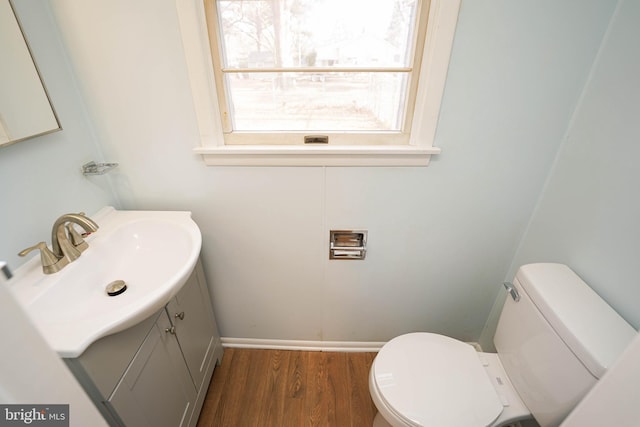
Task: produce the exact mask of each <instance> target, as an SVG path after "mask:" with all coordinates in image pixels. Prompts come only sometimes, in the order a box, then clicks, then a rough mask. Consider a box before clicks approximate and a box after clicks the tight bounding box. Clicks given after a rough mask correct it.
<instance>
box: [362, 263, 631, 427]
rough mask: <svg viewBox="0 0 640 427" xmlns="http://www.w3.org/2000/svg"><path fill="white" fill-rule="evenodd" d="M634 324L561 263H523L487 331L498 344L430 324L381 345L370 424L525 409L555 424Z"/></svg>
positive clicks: (497, 416) (452, 422)
mask: <svg viewBox="0 0 640 427" xmlns="http://www.w3.org/2000/svg"><path fill="white" fill-rule="evenodd" d="M516 300H517V301H516ZM635 334H636V331H635V330H634V329H633V328H632V327H631V326H630V325H629V324H628V323H627V322H625V321H624V320H623V319H622V318H621V317H620V316H619V315H618V314H617V313H616V312H615V311H614V310H613V309H612V308H611V307H610V306H609V305H607V303H606V302H604V301H603V300H602V299H601V298H600V297H599V296H598V295H597V294H596V293H595V292H594V291H593V290H591V288H589V287H588V286H587V285H586V284H585V283H584V282H583V281H582V280H581V279H580V278H579V277H578V276H577V275H576V274H575V273H574V272H573V271H571V270H570V269H569V268H568V267H567V266H565V265H562V264H529V265H525V266H522V267H520V269H519V270H518V272H517V274H516V277H515V279H514V281H513V290H510V296H508V297H507V301H506V302H505V305H504V308H503V309H502V313H501V316H500V320H499V322H498V328H497V330H496V334H495V336H494V344H495V346H496V348H497V350H498V353H497V354H495V353H481V352H477V351H476V350H475V349H474V348H473V347H472V346H471V345H469V344H466V343H463V342H461V341H458V340H455V339H452V338H449V337H446V336H443V335H437V334H430V333H411V334H406V335H401V336H399V337H396V338H394V339H392V340H391V341H389V342H388V343H387V344H385V345H384V346H383V347H382V349H381V350H380V352H379V353H378V355H377V356H376V358H375V360H374V362H373V365H372V367H371V372H370V375H369V390H370V392H371V397H372V399H373V402H374V403H375V405H376V407H377V408H378V415H377V416H376V419H375V421H374V427H382V426H394V427H400V426H403V427H404V426H423V427H431V426H434V427H476V426H477V427H480V426H482V427H486V426H493V427H497V426H503V425H506V424H510V423H513V422H515V421H518V420H521V419H526V418H531V417H532V416H533V417H534V418H535V419H536V421H537V422H538V423H539V424H540V425H541V426H542V427H549V426H557V425H559V424H560V423H561V422H562V420H563V419H564V418H565V417H566V415H567V414H568V413H569V412H570V411H571V409H573V407H574V406H575V405H576V404H577V403H578V401H579V400H580V399H581V398H582V397H583V396H584V394H585V393H586V392H587V391H588V390H589V389H590V388H591V387H592V386H593V385H594V384H595V382H596V381H597V380H598V379H599V378H600V377H601V376H602V375H603V374H604V372H605V371H606V369H607V368H608V367H609V366H611V364H612V363H613V362H614V360H615V359H616V358H617V357H618V356H619V355H620V354H621V353H622V351H623V350H624V349H625V347H626V346H627V344H628V343H630V342H631V340H632V338H633V337H634V335H635Z"/></svg>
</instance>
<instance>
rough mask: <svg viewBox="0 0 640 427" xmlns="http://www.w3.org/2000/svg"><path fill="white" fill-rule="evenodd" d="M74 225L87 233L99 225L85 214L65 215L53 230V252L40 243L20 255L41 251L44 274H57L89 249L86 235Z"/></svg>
mask: <svg viewBox="0 0 640 427" xmlns="http://www.w3.org/2000/svg"><path fill="white" fill-rule="evenodd" d="M73 224H78V225H79V226H80V227H82V228H83V229H84V231H85V232H86V233H92V232H94V231H97V230H98V224H96V223H95V222H94V221H93V220H92V219H91V218H89V217H87V216H86V215H85V214H84V212H80V213H77V214H64V215H62V216H61V217H60V218H58V219H57V220H56V222H55V223H54V224H53V228H52V229H51V250H49V248H48V247H47V244H46V243H45V242H40V243H37V244H36V245H34V246H31V247H29V248H26V249H24V250H22V251H20V253H18V255H20V256H25V255H27V254H28V253H29V252H31V251H32V250H34V249H39V250H40V261H41V262H42V271H43V272H44V274H52V273H57V272H58V271H60V270H62V269H63V268H64V267H65V266H66V265H67V264H69V263H70V262H73V261H75V260H76V259H78V258H79V257H80V255H81V253H82V252H83V251H84V250H85V249H87V248H88V247H89V245H88V244H87V242H85V241H84V239H83V236H86V234H84V235H81V234H80V233H78V231H77V230H76V229H75V228H74V226H73Z"/></svg>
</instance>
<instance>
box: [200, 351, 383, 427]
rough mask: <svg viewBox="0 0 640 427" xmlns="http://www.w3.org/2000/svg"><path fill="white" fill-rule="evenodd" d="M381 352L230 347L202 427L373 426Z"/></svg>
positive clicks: (214, 382) (217, 373)
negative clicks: (375, 367) (372, 382)
mask: <svg viewBox="0 0 640 427" xmlns="http://www.w3.org/2000/svg"><path fill="white" fill-rule="evenodd" d="M374 357H375V353H336V352H320V351H286V350H256V349H234V348H227V349H225V352H224V357H223V359H222V364H221V366H218V367H216V370H215V371H214V373H213V378H212V380H211V384H210V386H209V391H208V392H207V396H206V398H205V402H204V405H203V407H202V412H201V413H200V419H199V420H198V424H197V427H222V426H224V427H227V426H228V427H250V426H256V427H258V426H259V427H270V426H272V427H285V426H291V427H303V426H322V427H325V426H336V427H348V426H352V427H370V426H371V425H372V423H373V418H374V416H375V414H376V412H377V411H376V408H375V406H374V404H373V402H372V401H371V397H370V396H369V386H368V375H369V368H370V367H371V363H372V362H373V358H374Z"/></svg>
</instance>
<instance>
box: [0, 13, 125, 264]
mask: <svg viewBox="0 0 640 427" xmlns="http://www.w3.org/2000/svg"><path fill="white" fill-rule="evenodd" d="M14 4H15V6H16V7H17V12H18V15H19V17H20V21H21V23H22V26H23V30H24V31H25V32H26V35H27V38H28V41H29V44H30V47H31V49H32V51H33V54H34V56H35V57H36V59H37V63H38V67H39V69H40V72H41V74H42V76H43V79H44V81H45V85H46V86H47V89H48V92H49V95H50V97H51V99H52V102H53V104H54V106H55V109H56V112H57V114H58V117H59V120H60V122H61V124H62V127H63V130H62V131H59V132H56V133H53V134H50V135H46V136H41V137H38V138H34V139H30V140H27V141H24V142H20V143H17V144H13V145H11V146H8V147H4V148H0V183H1V184H0V259H2V260H6V261H7V262H8V263H9V266H10V267H11V268H16V267H17V266H19V265H21V264H22V263H23V262H24V259H21V258H19V257H18V256H17V253H18V252H19V251H20V250H21V249H23V248H25V247H27V246H31V245H33V244H35V243H37V242H39V241H41V240H44V241H47V242H50V239H51V226H52V225H53V222H54V220H55V219H56V218H57V216H59V215H60V214H62V213H65V212H76V211H86V212H87V213H92V212H94V211H97V210H98V209H99V208H100V207H102V206H104V205H107V204H115V203H116V198H115V197H114V192H113V191H112V190H111V188H110V186H109V184H108V182H107V181H106V180H105V179H95V178H91V179H87V178H85V177H84V176H83V175H82V174H81V173H80V172H79V171H80V167H81V165H82V164H84V163H86V162H87V161H89V160H93V159H96V160H100V157H101V154H100V151H99V149H98V147H97V144H96V141H95V138H94V136H93V133H92V129H91V125H90V123H89V121H88V118H87V116H86V112H85V110H84V107H83V106H84V102H83V100H82V98H81V96H80V94H79V92H78V90H77V87H76V86H75V80H74V78H73V76H72V74H71V69H70V67H69V66H68V62H67V58H66V53H65V50H64V48H63V47H62V45H61V42H60V39H59V37H58V30H57V28H56V26H55V23H54V22H53V20H52V17H51V13H50V11H49V8H48V5H47V3H46V2H39V3H38V5H37V7H35V6H34V3H33V2H21V1H18V2H14ZM0 73H1V70H0Z"/></svg>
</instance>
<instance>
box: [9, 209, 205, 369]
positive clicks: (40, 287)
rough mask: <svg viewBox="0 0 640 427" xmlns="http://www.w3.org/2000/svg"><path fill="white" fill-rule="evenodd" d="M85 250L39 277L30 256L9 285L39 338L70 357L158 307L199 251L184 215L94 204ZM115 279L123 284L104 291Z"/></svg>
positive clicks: (36, 261) (182, 278) (37, 264)
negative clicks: (95, 210) (95, 209)
mask: <svg viewBox="0 0 640 427" xmlns="http://www.w3.org/2000/svg"><path fill="white" fill-rule="evenodd" d="M92 219H93V220H94V221H95V222H96V223H97V224H98V225H99V226H100V228H99V229H98V231H97V232H95V233H93V234H92V235H91V236H89V237H87V238H86V239H85V240H86V241H87V243H88V244H89V248H88V249H87V250H86V251H84V252H83V253H82V256H81V257H80V258H79V259H78V260H76V261H75V262H73V263H71V264H69V265H67V266H66V267H65V268H64V269H62V270H61V271H59V272H58V273H55V274H51V275H45V274H44V273H42V267H41V265H40V262H39V258H40V257H38V256H36V257H34V259H31V260H30V261H29V262H27V263H26V264H24V265H23V266H22V267H20V268H18V269H17V270H16V272H15V276H14V278H13V279H12V280H11V282H10V283H9V286H10V288H11V290H12V292H13V293H14V295H15V296H16V298H17V299H18V300H19V301H20V302H21V304H22V305H23V306H24V308H25V309H26V311H27V313H28V314H29V315H30V317H31V319H32V320H33V321H34V323H35V324H36V326H37V327H38V328H39V329H40V331H41V332H42V333H43V335H44V337H45V339H46V340H47V341H48V342H49V344H50V345H51V346H52V347H53V348H54V350H56V351H57V352H58V354H59V355H60V356H62V357H78V356H79V355H80V354H82V352H84V350H86V348H87V347H88V346H89V345H91V344H92V343H93V342H95V341H96V340H97V339H99V338H101V337H103V336H106V335H110V334H113V333H115V332H119V331H121V330H123V329H126V328H128V327H130V326H133V325H135V324H137V323H138V322H140V321H142V320H144V319H146V318H147V317H149V316H150V315H152V314H153V313H155V312H157V311H158V310H160V309H161V308H162V307H163V306H164V305H165V304H166V303H167V302H169V300H170V299H171V298H172V297H173V296H174V295H175V294H176V293H177V292H178V291H179V290H180V288H181V287H182V286H183V285H184V283H185V282H186V280H187V278H188V277H189V275H190V274H191V272H192V271H193V268H194V266H195V264H196V261H197V259H198V255H199V254H200V248H201V244H202V237H201V234H200V230H199V229H198V226H197V225H196V223H195V222H194V221H193V220H192V219H191V213H190V212H171V211H169V212H164V211H119V210H115V209H114V208H112V207H107V208H104V209H102V210H101V211H100V212H98V214H96V215H94V216H92ZM117 280H122V281H124V282H125V284H126V285H127V289H126V290H125V291H124V292H122V293H120V294H119V295H116V296H109V295H108V294H107V292H106V287H107V285H109V284H110V283H112V282H114V281H117Z"/></svg>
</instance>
